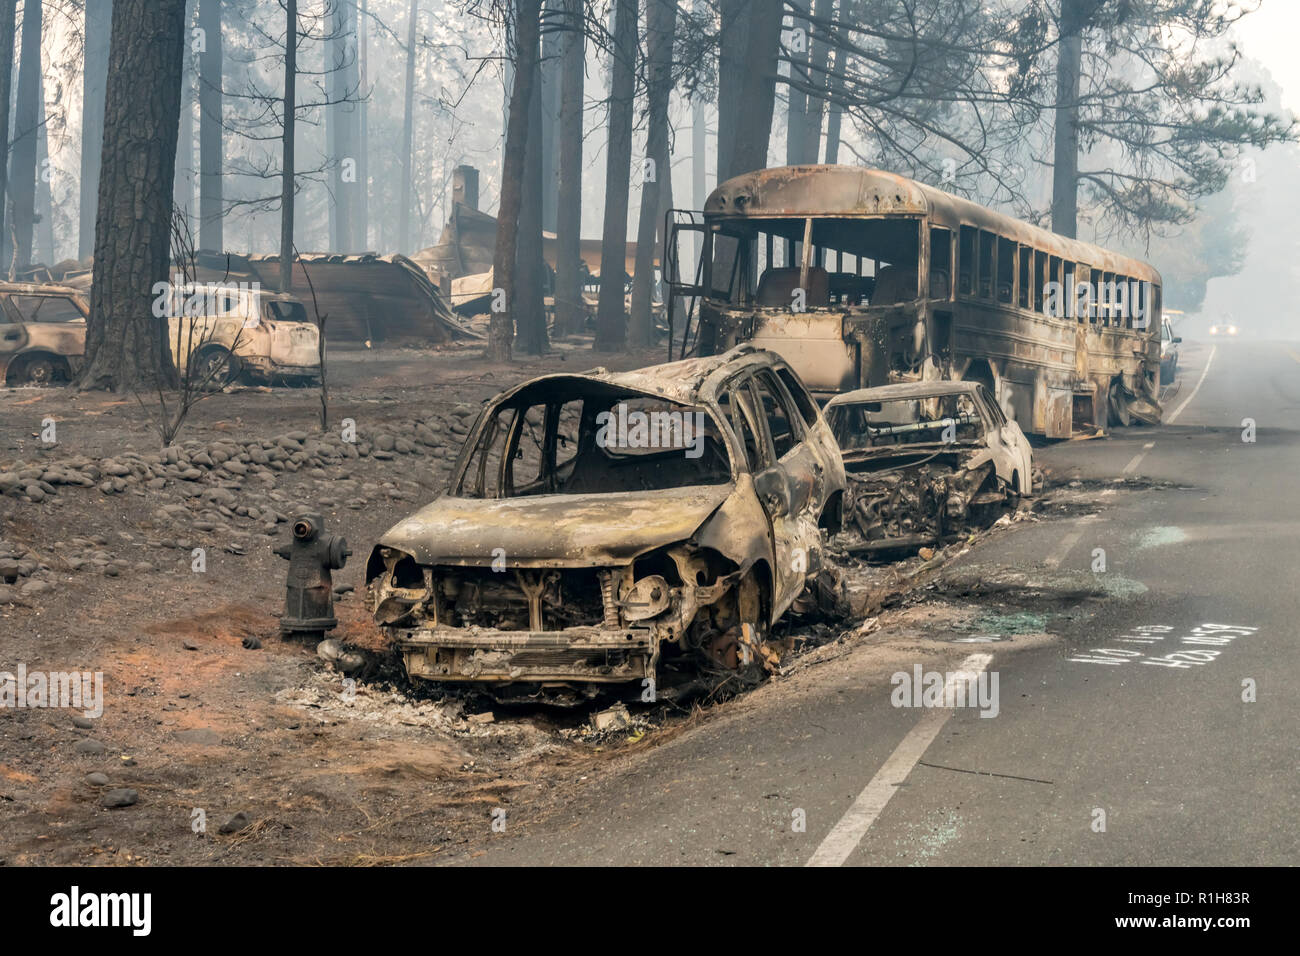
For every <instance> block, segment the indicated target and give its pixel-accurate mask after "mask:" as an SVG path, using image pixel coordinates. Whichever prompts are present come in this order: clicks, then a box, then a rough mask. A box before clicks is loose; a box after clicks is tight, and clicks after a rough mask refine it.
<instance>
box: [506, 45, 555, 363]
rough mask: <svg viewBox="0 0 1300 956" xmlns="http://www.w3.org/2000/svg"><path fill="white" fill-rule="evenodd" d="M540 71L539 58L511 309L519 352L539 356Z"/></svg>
mask: <svg viewBox="0 0 1300 956" xmlns="http://www.w3.org/2000/svg"><path fill="white" fill-rule="evenodd" d="M542 112H543V105H542V70H541V57H538V59H537V75H536V76H535V77H533V95H532V97H531V100H530V102H529V106H528V145H527V146H526V147H525V149H524V194H523V201H522V203H521V205H520V208H519V236H518V238H517V239H516V240H515V294H514V308H513V309H512V310H511V311H512V312H513V315H514V321H515V336H516V341H517V342H518V343H519V350H520V351H521V352H523V353H524V354H526V355H541V354H542V353H543V352H545V351H546V345H547V343H546V302H545V296H544V294H543V289H542V284H543V279H542V275H543V273H544V271H545V265H544V260H543V259H542V219H543V216H544V203H543V199H542V193H543V190H544V188H545V186H544V183H545V173H544V164H543V162H542V154H543V153H544V152H545V146H546V144H545V142H544V138H543V136H542V127H543V125H544V124H545V120H544V119H543V117H542Z"/></svg>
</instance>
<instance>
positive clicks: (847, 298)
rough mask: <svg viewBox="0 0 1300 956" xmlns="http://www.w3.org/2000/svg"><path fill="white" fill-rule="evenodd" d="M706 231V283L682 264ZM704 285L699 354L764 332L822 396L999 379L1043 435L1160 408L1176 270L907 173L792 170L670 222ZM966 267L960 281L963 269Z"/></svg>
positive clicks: (764, 173)
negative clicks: (686, 238) (1166, 317)
mask: <svg viewBox="0 0 1300 956" xmlns="http://www.w3.org/2000/svg"><path fill="white" fill-rule="evenodd" d="M692 228H693V229H695V230H697V231H702V232H703V237H702V239H703V257H702V262H701V264H700V268H699V271H698V272H697V277H698V279H697V281H698V284H685V283H683V282H682V281H681V279H680V278H679V277H678V276H677V275H676V271H677V270H676V269H675V268H673V264H674V263H675V262H677V261H678V250H677V248H676V246H677V244H678V242H679V240H680V237H681V236H682V234H683V230H685V229H692ZM668 236H669V243H670V246H671V247H670V248H669V249H668V250H666V252H665V261H666V262H668V263H669V271H668V276H667V280H668V282H669V283H670V285H671V287H672V292H673V293H675V294H677V295H686V296H698V297H700V298H699V305H700V308H699V320H698V326H697V329H696V330H694V331H695V335H696V338H695V339H694V341H691V340H690V336H691V333H692V330H691V329H690V321H689V318H688V323H687V326H688V327H687V330H686V338H687V341H686V345H687V348H688V349H689V348H691V347H694V346H695V345H698V351H699V354H702V355H707V354H711V353H713V352H717V351H725V350H726V349H729V348H731V347H732V346H733V345H735V344H736V343H738V342H745V341H748V342H752V343H753V344H754V345H756V346H758V347H760V348H767V349H771V350H773V351H776V352H778V353H779V354H780V355H782V356H783V357H784V358H785V359H786V360H787V361H788V362H789V363H790V364H791V365H792V366H793V367H794V369H795V370H796V371H797V372H798V374H799V375H800V377H801V378H802V379H803V380H804V382H805V383H807V385H808V387H809V388H810V389H812V390H813V392H814V393H815V394H817V395H818V396H819V397H826V396H829V395H833V394H837V393H839V392H844V391H848V390H852V389H856V388H867V387H875V386H880V385H886V384H891V383H895V382H906V381H927V380H932V379H963V380H973V381H978V382H981V383H983V384H984V386H985V387H986V388H988V390H989V392H990V393H991V394H992V395H994V396H995V398H996V400H997V401H998V403H999V405H1000V406H1001V408H1002V409H1003V410H1004V412H1006V414H1007V415H1008V416H1009V417H1011V418H1013V419H1014V420H1015V421H1016V422H1018V423H1019V425H1020V426H1021V428H1022V429H1023V430H1024V431H1026V432H1031V433H1035V434H1040V435H1045V436H1047V437H1051V438H1060V437H1068V436H1069V435H1070V434H1071V432H1072V430H1073V429H1074V428H1075V427H1076V426H1081V425H1084V424H1094V425H1106V424H1116V423H1118V424H1127V423H1128V421H1129V419H1130V417H1137V418H1141V419H1143V420H1145V421H1149V422H1156V421H1158V420H1159V415H1160V410H1159V406H1158V405H1157V404H1156V398H1157V389H1158V384H1157V383H1158V376H1159V367H1160V338H1159V330H1160V326H1161V316H1160V274H1159V273H1158V272H1157V271H1156V270H1155V269H1154V268H1152V267H1151V266H1149V265H1147V264H1146V263H1143V262H1139V261H1137V260H1134V259H1127V258H1124V257H1123V256H1120V255H1117V254H1116V253H1114V252H1110V251H1108V250H1106V249H1102V248H1100V247H1098V246H1094V245H1090V244H1088V243H1084V242H1077V241H1074V240H1071V239H1067V238H1065V237H1063V236H1059V235H1056V234H1055V233H1052V232H1049V231H1047V230H1045V229H1040V228H1037V227H1035V226H1031V225H1028V224H1027V223H1024V222H1020V221H1018V220H1016V219H1013V218H1011V217H1009V216H1005V215H1001V214H999V213H996V212H994V211H992V210H990V209H986V208H984V207H983V206H980V205H977V204H976V203H973V202H970V201H968V200H965V199H961V198H959V197H956V196H953V195H950V194H948V193H945V192H943V191H942V190H939V189H935V188H933V187H930V186H926V185H924V184H922V183H918V182H914V181H912V180H910V179H905V178H903V177H902V176H897V175H894V174H892V173H887V172H881V171H878V170H872V169H862V168H858V167H850V166H790V167H783V168H779V169H768V170H760V171H757V172H753V173H747V174H745V175H743V176H737V177H735V178H733V179H730V180H727V181H726V182H724V183H722V184H721V185H720V186H719V187H718V188H717V189H715V190H714V191H713V193H712V194H711V195H710V196H709V198H708V200H707V202H706V204H705V208H704V211H703V221H702V223H698V224H695V225H685V226H677V227H675V228H672V229H671V231H670V232H669V233H668ZM954 277H955V278H954Z"/></svg>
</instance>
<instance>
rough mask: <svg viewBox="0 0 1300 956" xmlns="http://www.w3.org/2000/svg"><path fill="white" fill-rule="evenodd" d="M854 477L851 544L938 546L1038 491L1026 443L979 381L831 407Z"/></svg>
mask: <svg viewBox="0 0 1300 956" xmlns="http://www.w3.org/2000/svg"><path fill="white" fill-rule="evenodd" d="M826 418H827V420H828V421H829V422H830V424H831V429H832V430H833V431H834V433H835V438H836V441H838V442H839V445H840V453H841V455H842V456H843V459H844V469H845V472H846V475H847V477H848V493H847V497H846V501H845V521H844V523H845V526H846V529H847V530H846V532H845V536H846V539H847V540H846V542H845V543H846V546H847V548H848V550H849V551H850V552H854V553H859V554H864V553H865V554H871V553H885V552H891V551H904V550H909V549H916V548H919V547H923V546H926V545H932V544H939V543H942V542H943V540H944V539H945V538H946V537H948V536H949V535H952V534H958V533H961V532H962V531H963V530H965V529H966V528H968V527H971V526H978V525H980V524H987V523H990V522H991V521H993V520H994V519H996V518H997V517H998V516H999V515H1000V514H1001V513H1002V511H1003V509H1004V508H1005V507H1006V506H1007V505H1008V504H1009V503H1011V502H1014V500H1015V499H1016V497H1018V496H1019V495H1022V494H1028V493H1029V492H1030V491H1032V481H1033V474H1032V464H1031V455H1030V449H1029V442H1028V440H1026V438H1025V436H1024V433H1023V432H1021V430H1020V426H1019V425H1017V424H1016V423H1015V422H1012V421H1008V420H1007V418H1006V416H1005V415H1003V414H1002V409H1000V408H999V407H998V405H997V403H996V402H994V401H993V399H992V397H991V396H990V395H989V393H988V391H987V390H986V389H985V388H984V386H983V385H981V384H980V383H978V382H951V381H933V382H907V383H903V384H896V385H884V386H881V387H879V388H865V389H859V390H858V391H854V392H846V393H845V394H843V395H837V396H836V397H835V398H833V399H831V400H830V401H829V402H828V403H827V405H826Z"/></svg>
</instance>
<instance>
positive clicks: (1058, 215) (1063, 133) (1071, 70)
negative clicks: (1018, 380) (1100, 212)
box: [1052, 0, 1085, 239]
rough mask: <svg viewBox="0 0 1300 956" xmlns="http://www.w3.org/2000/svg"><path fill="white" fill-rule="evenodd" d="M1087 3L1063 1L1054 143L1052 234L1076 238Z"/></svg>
mask: <svg viewBox="0 0 1300 956" xmlns="http://www.w3.org/2000/svg"><path fill="white" fill-rule="evenodd" d="M1084 19H1085V13H1084V2H1083V0H1061V19H1060V43H1058V44H1057V61H1056V128H1055V129H1054V130H1053V142H1052V231H1053V232H1057V233H1060V234H1061V235H1063V236H1069V237H1070V238H1071V239H1073V238H1074V237H1075V235H1076V233H1077V230H1078V219H1079V71H1080V66H1081V63H1082V57H1083V42H1082V40H1083V38H1082V32H1083V26H1084Z"/></svg>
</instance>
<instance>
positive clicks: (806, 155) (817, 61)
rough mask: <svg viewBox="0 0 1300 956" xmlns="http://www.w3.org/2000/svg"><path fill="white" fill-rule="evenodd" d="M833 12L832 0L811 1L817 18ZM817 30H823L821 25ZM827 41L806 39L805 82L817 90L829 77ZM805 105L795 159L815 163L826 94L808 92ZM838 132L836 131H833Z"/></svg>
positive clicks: (826, 83)
mask: <svg viewBox="0 0 1300 956" xmlns="http://www.w3.org/2000/svg"><path fill="white" fill-rule="evenodd" d="M834 13H835V0H815V2H814V3H813V16H814V17H816V18H817V19H818V20H820V21H826V20H829V19H831V17H832V16H833V15H834ZM821 29H823V30H824V29H825V28H824V27H822V28H821ZM830 52H831V46H830V41H829V40H827V39H822V38H821V37H818V38H817V39H816V40H814V39H812V37H811V36H810V37H809V40H808V64H809V65H808V82H809V83H810V84H812V85H813V86H816V87H820V88H821V89H829V86H830V78H829V77H828V76H827V67H828V66H829V64H830ZM807 102H808V105H807V108H806V110H805V112H804V121H803V145H802V147H801V149H800V151H799V162H801V163H815V162H817V158H818V156H819V155H820V154H821V145H822V116H823V114H824V113H825V111H826V97H825V96H823V95H820V94H819V93H813V94H809V95H808V101H807ZM837 135H838V134H837Z"/></svg>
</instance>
